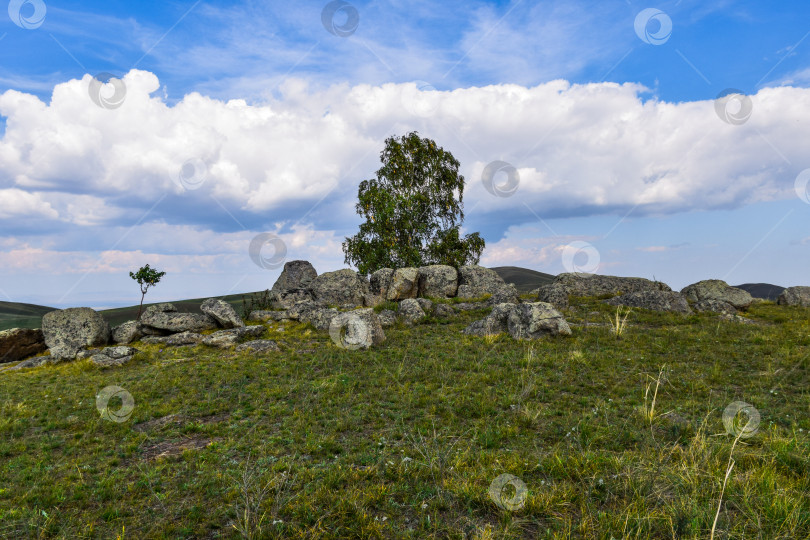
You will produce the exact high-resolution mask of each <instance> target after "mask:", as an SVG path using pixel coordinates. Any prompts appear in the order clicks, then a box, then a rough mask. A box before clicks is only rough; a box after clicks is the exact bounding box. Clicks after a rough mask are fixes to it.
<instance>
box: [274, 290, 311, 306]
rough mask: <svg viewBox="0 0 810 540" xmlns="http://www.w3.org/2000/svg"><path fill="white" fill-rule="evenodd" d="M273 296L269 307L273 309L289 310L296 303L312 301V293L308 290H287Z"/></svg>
mask: <svg viewBox="0 0 810 540" xmlns="http://www.w3.org/2000/svg"><path fill="white" fill-rule="evenodd" d="M273 295H274V298H273V300H272V302H271V306H272V307H273V308H275V309H289V308H291V307H293V306H294V305H295V304H297V303H298V302H306V301H314V297H313V296H312V291H310V290H309V289H288V290H286V291H281V292H276V293H273Z"/></svg>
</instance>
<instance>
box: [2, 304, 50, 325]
mask: <svg viewBox="0 0 810 540" xmlns="http://www.w3.org/2000/svg"><path fill="white" fill-rule="evenodd" d="M54 310H56V308H52V307H47V306H38V305H36V304H22V303H20V302H2V301H0V330H7V329H9V328H39V326H40V323H41V322H42V316H43V315H45V314H46V313H48V312H49V311H54Z"/></svg>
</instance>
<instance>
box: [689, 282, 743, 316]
mask: <svg viewBox="0 0 810 540" xmlns="http://www.w3.org/2000/svg"><path fill="white" fill-rule="evenodd" d="M681 293H683V295H684V296H686V299H687V300H689V301H690V302H700V301H701V300H720V301H721V302H726V303H728V304H731V305H732V306H734V307H735V308H736V309H747V308H748V306H750V305H751V304H753V303H754V298H753V297H752V296H751V295H750V294H749V293H748V291H744V290H743V289H738V288H737V287H731V286H729V284H728V283H726V282H725V281H723V280H720V279H706V280H703V281H698V282H697V283H693V284H692V285H687V286H686V287H684V288H683V289H681Z"/></svg>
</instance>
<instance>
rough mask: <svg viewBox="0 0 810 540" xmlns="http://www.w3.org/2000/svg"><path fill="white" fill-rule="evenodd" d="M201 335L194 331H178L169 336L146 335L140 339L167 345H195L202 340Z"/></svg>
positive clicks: (144, 341)
mask: <svg viewBox="0 0 810 540" xmlns="http://www.w3.org/2000/svg"><path fill="white" fill-rule="evenodd" d="M202 340H203V335H202V334H198V333H196V332H180V333H179V334H171V335H169V336H146V337H145V338H143V339H141V342H142V343H160V344H162V345H166V346H169V347H180V346H182V345H197V344H198V343H200V342H202Z"/></svg>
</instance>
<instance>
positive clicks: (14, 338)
mask: <svg viewBox="0 0 810 540" xmlns="http://www.w3.org/2000/svg"><path fill="white" fill-rule="evenodd" d="M47 349H48V346H47V345H45V336H44V335H43V334H42V330H40V329H39V328H36V329H32V328H12V329H11V330H3V331H2V332H0V364H2V363H5V362H16V361H17V360H22V359H23V358H27V357H29V356H33V355H35V354H39V353H41V352H44V351H46V350H47Z"/></svg>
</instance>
